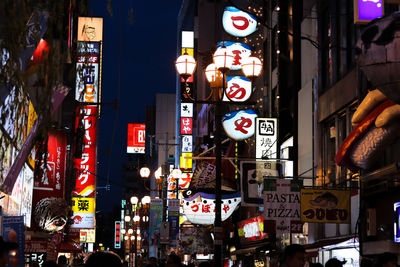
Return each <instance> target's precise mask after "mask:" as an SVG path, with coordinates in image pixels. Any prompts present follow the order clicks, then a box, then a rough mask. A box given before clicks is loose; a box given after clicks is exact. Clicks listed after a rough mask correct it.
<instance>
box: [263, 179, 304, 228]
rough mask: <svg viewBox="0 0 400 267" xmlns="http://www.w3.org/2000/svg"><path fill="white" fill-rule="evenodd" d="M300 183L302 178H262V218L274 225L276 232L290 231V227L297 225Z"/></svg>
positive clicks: (298, 219)
mask: <svg viewBox="0 0 400 267" xmlns="http://www.w3.org/2000/svg"><path fill="white" fill-rule="evenodd" d="M302 185H303V181H302V180H287V179H264V189H263V196H264V220H265V221H266V223H269V224H270V225H275V231H276V233H277V234H279V233H289V232H292V231H291V227H294V226H295V225H299V223H300V189H301V187H302ZM294 228H296V230H297V226H296V227H294ZM270 230H272V231H273V229H270Z"/></svg>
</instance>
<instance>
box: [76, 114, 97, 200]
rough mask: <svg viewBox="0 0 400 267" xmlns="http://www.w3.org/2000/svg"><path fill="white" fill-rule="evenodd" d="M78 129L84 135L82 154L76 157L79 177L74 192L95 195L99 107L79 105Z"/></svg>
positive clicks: (81, 194)
mask: <svg viewBox="0 0 400 267" xmlns="http://www.w3.org/2000/svg"><path fill="white" fill-rule="evenodd" d="M76 129H77V131H78V132H79V133H80V134H81V135H83V136H81V138H82V144H77V147H78V146H82V156H81V158H75V159H74V168H75V170H77V179H76V183H75V189H74V190H73V194H74V195H75V196H83V197H88V196H94V192H95V182H96V177H95V173H96V138H97V107H96V106H82V107H80V108H79V107H78V111H77V118H76ZM78 137H79V135H78ZM78 149H79V148H78Z"/></svg>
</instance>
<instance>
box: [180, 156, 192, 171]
mask: <svg viewBox="0 0 400 267" xmlns="http://www.w3.org/2000/svg"><path fill="white" fill-rule="evenodd" d="M192 164H193V160H192V153H182V156H181V159H180V167H181V169H183V170H191V169H192V167H193V165H192Z"/></svg>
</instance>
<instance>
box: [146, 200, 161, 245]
mask: <svg viewBox="0 0 400 267" xmlns="http://www.w3.org/2000/svg"><path fill="white" fill-rule="evenodd" d="M162 210H163V204H162V199H152V200H151V203H150V221H149V238H150V246H158V245H159V242H160V225H161V220H162Z"/></svg>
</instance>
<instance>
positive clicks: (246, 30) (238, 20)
mask: <svg viewBox="0 0 400 267" xmlns="http://www.w3.org/2000/svg"><path fill="white" fill-rule="evenodd" d="M222 26H223V27H224V30H225V31H226V32H227V33H229V34H230V35H233V36H236V37H246V36H248V35H250V34H252V33H253V32H255V31H256V30H257V19H256V17H255V16H253V15H251V14H249V13H246V12H244V11H242V10H240V9H238V8H236V7H233V6H227V7H225V10H224V14H223V16H222Z"/></svg>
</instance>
